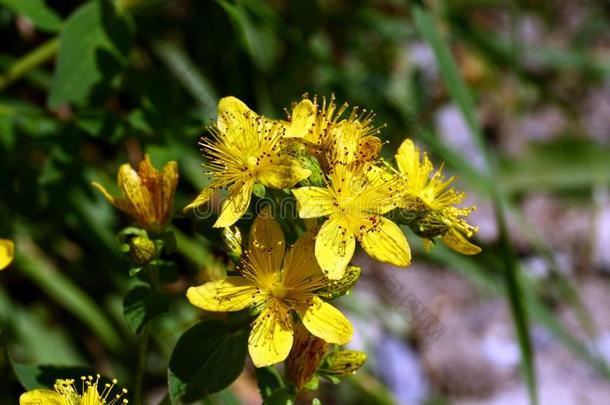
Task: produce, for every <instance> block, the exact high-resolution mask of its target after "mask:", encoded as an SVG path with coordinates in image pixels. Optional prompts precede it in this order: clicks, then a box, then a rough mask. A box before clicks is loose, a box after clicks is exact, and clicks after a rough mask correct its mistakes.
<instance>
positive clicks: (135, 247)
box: [129, 236, 157, 266]
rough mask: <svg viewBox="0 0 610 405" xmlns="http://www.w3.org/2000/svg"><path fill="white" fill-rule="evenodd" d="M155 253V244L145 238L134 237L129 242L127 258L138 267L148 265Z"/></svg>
mask: <svg viewBox="0 0 610 405" xmlns="http://www.w3.org/2000/svg"><path fill="white" fill-rule="evenodd" d="M156 252H157V249H156V248H155V243H154V242H153V241H152V240H150V239H148V238H147V237H146V236H135V237H133V238H131V239H130V240H129V257H130V258H131V260H133V261H134V262H135V263H136V264H138V265H140V266H141V265H143V264H146V263H148V262H149V261H150V260H151V259H152V258H153V257H154V256H155V253H156Z"/></svg>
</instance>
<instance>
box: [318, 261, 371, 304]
mask: <svg viewBox="0 0 610 405" xmlns="http://www.w3.org/2000/svg"><path fill="white" fill-rule="evenodd" d="M361 274H362V270H361V269H360V267H358V266H347V268H346V269H345V273H344V274H343V277H341V278H340V279H339V280H330V284H329V286H328V287H327V288H326V289H325V290H324V291H322V292H321V293H320V296H322V297H326V298H328V299H335V298H338V297H340V296H342V295H345V294H346V293H347V292H348V291H349V290H351V289H352V287H353V286H354V285H355V284H356V282H357V281H358V279H359V278H360V275H361Z"/></svg>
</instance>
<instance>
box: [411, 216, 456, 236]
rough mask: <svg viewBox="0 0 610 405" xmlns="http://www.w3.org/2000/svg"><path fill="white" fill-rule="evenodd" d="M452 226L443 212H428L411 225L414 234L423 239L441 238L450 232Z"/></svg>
mask: <svg viewBox="0 0 610 405" xmlns="http://www.w3.org/2000/svg"><path fill="white" fill-rule="evenodd" d="M450 226H451V221H449V220H447V218H446V217H445V215H443V213H442V212H441V211H428V212H427V213H425V214H424V215H422V216H421V217H420V218H419V219H417V220H415V221H414V222H413V223H411V224H409V227H410V228H411V229H412V230H413V232H414V233H415V234H416V235H417V236H421V237H422V238H433V237H436V236H441V235H443V234H444V233H445V232H447V231H448V230H449V228H450Z"/></svg>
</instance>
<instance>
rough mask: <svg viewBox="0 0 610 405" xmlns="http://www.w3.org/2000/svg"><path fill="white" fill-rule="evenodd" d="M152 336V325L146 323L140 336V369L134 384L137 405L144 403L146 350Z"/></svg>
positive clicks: (134, 399)
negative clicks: (143, 388)
mask: <svg viewBox="0 0 610 405" xmlns="http://www.w3.org/2000/svg"><path fill="white" fill-rule="evenodd" d="M149 337H150V325H148V324H147V325H145V326H144V329H143V330H142V336H141V337H140V344H139V347H138V369H137V372H136V381H135V384H134V394H133V401H134V403H135V404H136V405H142V403H143V402H142V387H143V386H144V374H146V351H147V350H148V340H149Z"/></svg>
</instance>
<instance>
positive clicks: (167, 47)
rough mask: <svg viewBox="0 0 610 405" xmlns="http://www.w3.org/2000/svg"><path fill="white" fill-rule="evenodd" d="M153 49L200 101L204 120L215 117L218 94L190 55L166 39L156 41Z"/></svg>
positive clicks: (188, 90)
mask: <svg viewBox="0 0 610 405" xmlns="http://www.w3.org/2000/svg"><path fill="white" fill-rule="evenodd" d="M153 49H154V51H155V53H156V54H157V55H158V56H159V58H161V60H162V61H163V63H165V65H166V66H167V68H168V69H169V70H170V71H171V73H172V74H173V75H174V76H175V77H176V79H177V80H178V81H179V82H180V83H181V84H182V86H183V87H184V89H185V90H186V91H187V92H189V93H190V94H191V96H193V98H194V99H195V100H196V101H197V102H198V103H199V108H200V109H201V118H202V121H203V122H207V121H209V120H210V119H213V118H215V116H216V101H217V100H218V96H217V95H216V92H215V91H214V89H213V88H212V86H211V85H210V83H209V82H208V81H207V79H206V78H205V77H204V76H203V74H202V73H201V71H200V70H199V69H198V68H197V67H196V66H195V64H193V62H192V61H191V60H190V58H189V57H188V55H187V54H185V53H184V51H183V50H182V49H180V48H179V47H178V46H176V45H175V44H172V43H170V42H165V41H157V42H155V43H154V44H153Z"/></svg>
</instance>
